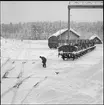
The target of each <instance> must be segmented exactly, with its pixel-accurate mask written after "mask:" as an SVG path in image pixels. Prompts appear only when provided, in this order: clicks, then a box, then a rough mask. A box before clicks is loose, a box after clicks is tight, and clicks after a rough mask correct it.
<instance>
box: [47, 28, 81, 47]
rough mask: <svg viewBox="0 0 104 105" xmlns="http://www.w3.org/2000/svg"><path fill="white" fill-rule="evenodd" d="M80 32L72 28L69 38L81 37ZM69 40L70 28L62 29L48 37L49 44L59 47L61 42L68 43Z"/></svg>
mask: <svg viewBox="0 0 104 105" xmlns="http://www.w3.org/2000/svg"><path fill="white" fill-rule="evenodd" d="M79 37H80V34H79V33H77V32H76V31H75V30H73V29H70V34H69V40H73V39H79ZM67 40H68V29H67V28H66V29H61V30H59V31H57V32H56V33H54V34H53V35H51V36H50V37H49V38H48V46H49V47H50V48H57V47H58V45H59V43H66V41H67Z"/></svg>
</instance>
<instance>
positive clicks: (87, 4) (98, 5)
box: [68, 1, 103, 40]
mask: <svg viewBox="0 0 104 105" xmlns="http://www.w3.org/2000/svg"><path fill="white" fill-rule="evenodd" d="M102 8H103V1H69V5H68V40H69V37H70V10H71V9H102Z"/></svg>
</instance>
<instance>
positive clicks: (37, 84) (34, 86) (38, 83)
mask: <svg viewBox="0 0 104 105" xmlns="http://www.w3.org/2000/svg"><path fill="white" fill-rule="evenodd" d="M46 79H47V77H45V78H44V79H42V80H40V81H39V82H37V83H36V84H35V85H33V87H32V88H31V89H30V90H29V92H28V93H27V95H26V96H25V98H24V99H23V100H22V101H21V104H23V102H24V101H25V100H26V98H27V97H28V96H29V94H30V93H31V92H32V90H33V89H34V88H37V87H38V86H39V85H40V83H42V82H43V81H45V80H46Z"/></svg>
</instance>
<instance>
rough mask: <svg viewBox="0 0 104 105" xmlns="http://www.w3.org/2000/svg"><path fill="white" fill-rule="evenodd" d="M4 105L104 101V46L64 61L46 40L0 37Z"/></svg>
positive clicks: (2, 101) (98, 46) (94, 102)
mask: <svg viewBox="0 0 104 105" xmlns="http://www.w3.org/2000/svg"><path fill="white" fill-rule="evenodd" d="M40 55H41V56H45V57H46V58H47V67H46V68H43V67H42V62H41V59H40V58H39V56H40ZM57 73H58V74H57ZM3 76H6V77H7V78H2V77H3ZM13 86H14V87H13ZM1 104H103V45H101V44H99V45H96V49H95V50H93V51H92V52H89V53H87V54H86V55H84V56H82V57H80V58H79V59H76V60H75V61H72V60H68V61H63V60H62V59H61V58H60V57H58V51H57V49H56V50H55V49H49V47H48V41H47V40H33V41H28V40H26V41H20V40H9V39H8V40H4V39H3V40H1Z"/></svg>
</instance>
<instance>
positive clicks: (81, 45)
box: [58, 40, 96, 60]
mask: <svg viewBox="0 0 104 105" xmlns="http://www.w3.org/2000/svg"><path fill="white" fill-rule="evenodd" d="M95 48H96V46H95V44H94V42H93V40H78V41H76V42H75V41H74V43H72V42H71V43H70V44H67V45H62V46H60V47H58V57H59V56H61V57H62V59H63V60H65V59H70V58H72V59H73V60H74V59H77V58H79V57H81V56H83V55H84V54H86V53H88V52H90V51H92V50H94V49H95Z"/></svg>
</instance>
